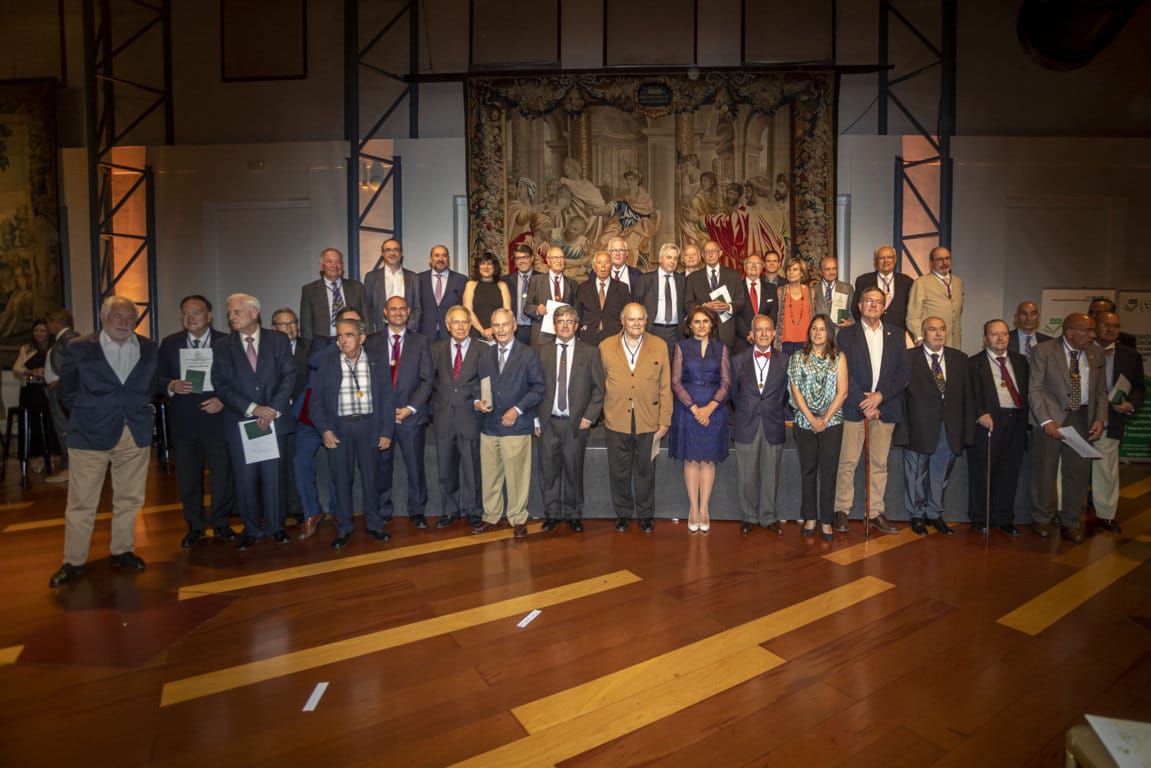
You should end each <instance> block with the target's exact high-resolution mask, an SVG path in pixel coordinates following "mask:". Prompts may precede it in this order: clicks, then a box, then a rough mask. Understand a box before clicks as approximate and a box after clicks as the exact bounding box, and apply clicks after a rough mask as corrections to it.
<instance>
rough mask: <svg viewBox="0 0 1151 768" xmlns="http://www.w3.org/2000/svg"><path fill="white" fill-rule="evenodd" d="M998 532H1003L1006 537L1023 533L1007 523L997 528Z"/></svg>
mask: <svg viewBox="0 0 1151 768" xmlns="http://www.w3.org/2000/svg"><path fill="white" fill-rule="evenodd" d="M999 530H1001V531H1003V532H1004V533H1006V534H1007V535H1008V536H1020V535H1022V533H1023V532H1022V531H1020V530H1019V529H1018V528H1016V527H1015V526H1014V525H1012V524H1011V523H1008V524H1007V525H1001V526H999Z"/></svg>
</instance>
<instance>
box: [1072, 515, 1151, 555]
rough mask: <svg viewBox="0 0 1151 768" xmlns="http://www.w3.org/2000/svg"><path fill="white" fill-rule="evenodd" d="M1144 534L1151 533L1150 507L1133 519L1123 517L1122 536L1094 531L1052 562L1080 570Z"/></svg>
mask: <svg viewBox="0 0 1151 768" xmlns="http://www.w3.org/2000/svg"><path fill="white" fill-rule="evenodd" d="M1146 533H1151V507H1149V508H1147V509H1145V510H1143V511H1142V512H1140V513H1139V514H1137V515H1136V516H1135V517H1131V518H1126V517H1125V518H1124V520H1123V533H1122V534H1120V535H1118V536H1116V535H1115V534H1113V533H1107V532H1106V531H1101V530H1100V531H1096V533H1095V535H1094V536H1092V537H1091V538H1089V539H1087V540H1086V541H1085V542H1083V543H1082V544H1080V545H1078V546H1073V547H1070V548H1069V549H1068V550H1067V551H1066V552H1063V553H1062V554H1060V555H1059V556H1057V557H1056V558H1055V560H1054V562H1056V563H1059V564H1060V565H1070V566H1071V567H1073V568H1082V567H1083V566H1085V565H1087V564H1089V563H1091V562H1093V561H1095V560H1098V559H1099V558H1101V557H1103V556H1104V555H1109V554H1111V553H1112V552H1114V551H1115V550H1116V549H1117V548H1118V547H1119V546H1120V545H1122V544H1123V542H1124V541H1126V540H1129V539H1137V538H1139V537H1140V536H1142V535H1143V534H1146ZM1055 535H1058V534H1055Z"/></svg>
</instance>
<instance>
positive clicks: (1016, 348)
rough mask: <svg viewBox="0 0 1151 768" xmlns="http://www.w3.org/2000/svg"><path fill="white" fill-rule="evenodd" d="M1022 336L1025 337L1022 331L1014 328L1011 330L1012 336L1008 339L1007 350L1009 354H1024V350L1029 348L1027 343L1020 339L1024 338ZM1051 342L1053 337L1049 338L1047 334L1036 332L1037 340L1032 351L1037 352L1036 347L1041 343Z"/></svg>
mask: <svg viewBox="0 0 1151 768" xmlns="http://www.w3.org/2000/svg"><path fill="white" fill-rule="evenodd" d="M1022 335H1023V332H1022V331H1020V330H1019V329H1018V328H1012V329H1011V336H1010V337H1008V339H1007V350H1008V351H1009V352H1016V353H1018V354H1023V350H1024V349H1026V348H1027V343H1026V342H1025V341H1023V339H1021V338H1020V336H1022ZM1050 340H1051V337H1050V336H1048V335H1047V334H1046V333H1040V332H1039V331H1036V332H1035V340H1034V341H1033V342H1031V349H1032V351H1034V350H1035V347H1036V346H1038V345H1039V343H1040V342H1043V341H1050Z"/></svg>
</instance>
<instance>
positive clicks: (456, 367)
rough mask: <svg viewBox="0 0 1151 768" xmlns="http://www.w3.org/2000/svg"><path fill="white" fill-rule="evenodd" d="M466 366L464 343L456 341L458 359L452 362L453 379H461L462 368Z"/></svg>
mask: <svg viewBox="0 0 1151 768" xmlns="http://www.w3.org/2000/svg"><path fill="white" fill-rule="evenodd" d="M463 367H464V345H463V344H461V343H460V342H458V341H457V342H456V359H455V362H453V363H452V381H459V380H460V368H463Z"/></svg>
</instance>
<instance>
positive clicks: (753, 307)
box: [748, 280, 759, 315]
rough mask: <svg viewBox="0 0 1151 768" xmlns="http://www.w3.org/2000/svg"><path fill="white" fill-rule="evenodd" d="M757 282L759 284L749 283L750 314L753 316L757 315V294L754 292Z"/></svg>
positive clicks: (755, 281) (754, 281)
mask: <svg viewBox="0 0 1151 768" xmlns="http://www.w3.org/2000/svg"><path fill="white" fill-rule="evenodd" d="M757 282H759V281H758V280H752V281H751V290H750V291H748V293H749V294H751V313H752V314H753V315H756V314H759V292H758V291H756V290H755V284H756V283H757Z"/></svg>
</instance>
